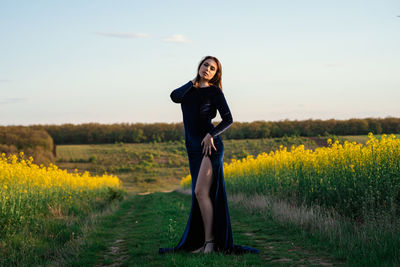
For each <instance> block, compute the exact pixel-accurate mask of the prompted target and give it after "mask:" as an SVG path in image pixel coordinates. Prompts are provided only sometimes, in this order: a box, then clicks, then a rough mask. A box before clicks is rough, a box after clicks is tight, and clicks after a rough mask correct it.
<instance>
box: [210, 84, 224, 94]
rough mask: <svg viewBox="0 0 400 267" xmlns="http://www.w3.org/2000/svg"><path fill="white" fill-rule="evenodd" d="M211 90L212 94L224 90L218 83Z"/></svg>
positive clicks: (220, 92)
mask: <svg viewBox="0 0 400 267" xmlns="http://www.w3.org/2000/svg"><path fill="white" fill-rule="evenodd" d="M210 88H211V90H210V91H211V92H212V94H213V95H216V96H217V95H219V94H222V90H221V88H219V87H218V86H217V85H212V86H211V87H210Z"/></svg>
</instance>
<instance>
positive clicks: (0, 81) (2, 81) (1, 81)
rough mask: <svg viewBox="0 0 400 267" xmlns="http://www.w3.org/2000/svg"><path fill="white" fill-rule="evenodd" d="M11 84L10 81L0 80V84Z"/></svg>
mask: <svg viewBox="0 0 400 267" xmlns="http://www.w3.org/2000/svg"><path fill="white" fill-rule="evenodd" d="M8 82H11V80H0V83H8Z"/></svg>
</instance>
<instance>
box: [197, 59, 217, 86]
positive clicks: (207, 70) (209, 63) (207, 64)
mask: <svg viewBox="0 0 400 267" xmlns="http://www.w3.org/2000/svg"><path fill="white" fill-rule="evenodd" d="M217 67H218V66H217V62H215V60H214V59H211V58H209V59H206V60H205V61H204V62H203V64H201V66H200V69H199V75H200V77H201V78H203V79H204V80H207V81H209V80H211V79H212V78H213V77H214V75H215V73H216V72H217Z"/></svg>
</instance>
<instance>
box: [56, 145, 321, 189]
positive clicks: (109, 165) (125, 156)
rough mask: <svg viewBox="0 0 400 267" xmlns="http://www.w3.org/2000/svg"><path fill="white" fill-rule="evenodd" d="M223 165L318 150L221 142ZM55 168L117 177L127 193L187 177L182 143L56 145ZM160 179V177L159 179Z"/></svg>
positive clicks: (173, 183) (167, 185)
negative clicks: (273, 152) (283, 150)
mask: <svg viewBox="0 0 400 267" xmlns="http://www.w3.org/2000/svg"><path fill="white" fill-rule="evenodd" d="M223 142H224V146H225V153H224V161H225V162H230V161H231V160H232V159H239V158H242V157H246V156H248V155H253V156H256V155H258V154H259V153H262V152H269V151H271V150H276V149H278V148H279V146H280V145H281V144H282V145H285V146H288V147H290V146H291V145H300V144H304V145H305V147H306V148H308V149H314V148H316V147H317V145H316V143H315V141H314V140H310V139H309V138H304V137H283V138H268V139H254V140H224V141H223ZM56 165H57V166H59V167H60V168H61V169H67V170H68V171H73V170H74V169H75V168H77V169H78V170H80V171H84V170H87V171H89V172H91V173H93V174H97V175H101V174H103V173H105V172H107V173H109V174H110V173H111V174H115V175H117V176H118V177H119V178H120V179H121V180H122V182H123V183H124V188H125V189H126V190H128V191H129V192H134V193H140V192H156V191H164V190H172V189H174V188H176V187H177V186H178V185H179V182H180V180H181V178H182V177H185V176H186V175H187V174H188V173H189V163H188V159H187V154H186V148H185V144H184V143H183V142H165V143H149V144H101V145H59V146H57V158H56ZM159 177H162V179H160V178H159Z"/></svg>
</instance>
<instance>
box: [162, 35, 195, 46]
mask: <svg viewBox="0 0 400 267" xmlns="http://www.w3.org/2000/svg"><path fill="white" fill-rule="evenodd" d="M162 40H163V41H165V42H172V43H184V44H188V43H191V42H192V41H191V40H189V39H187V38H186V37H185V36H184V35H182V34H173V35H170V36H168V37H165V38H163V39H162Z"/></svg>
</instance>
